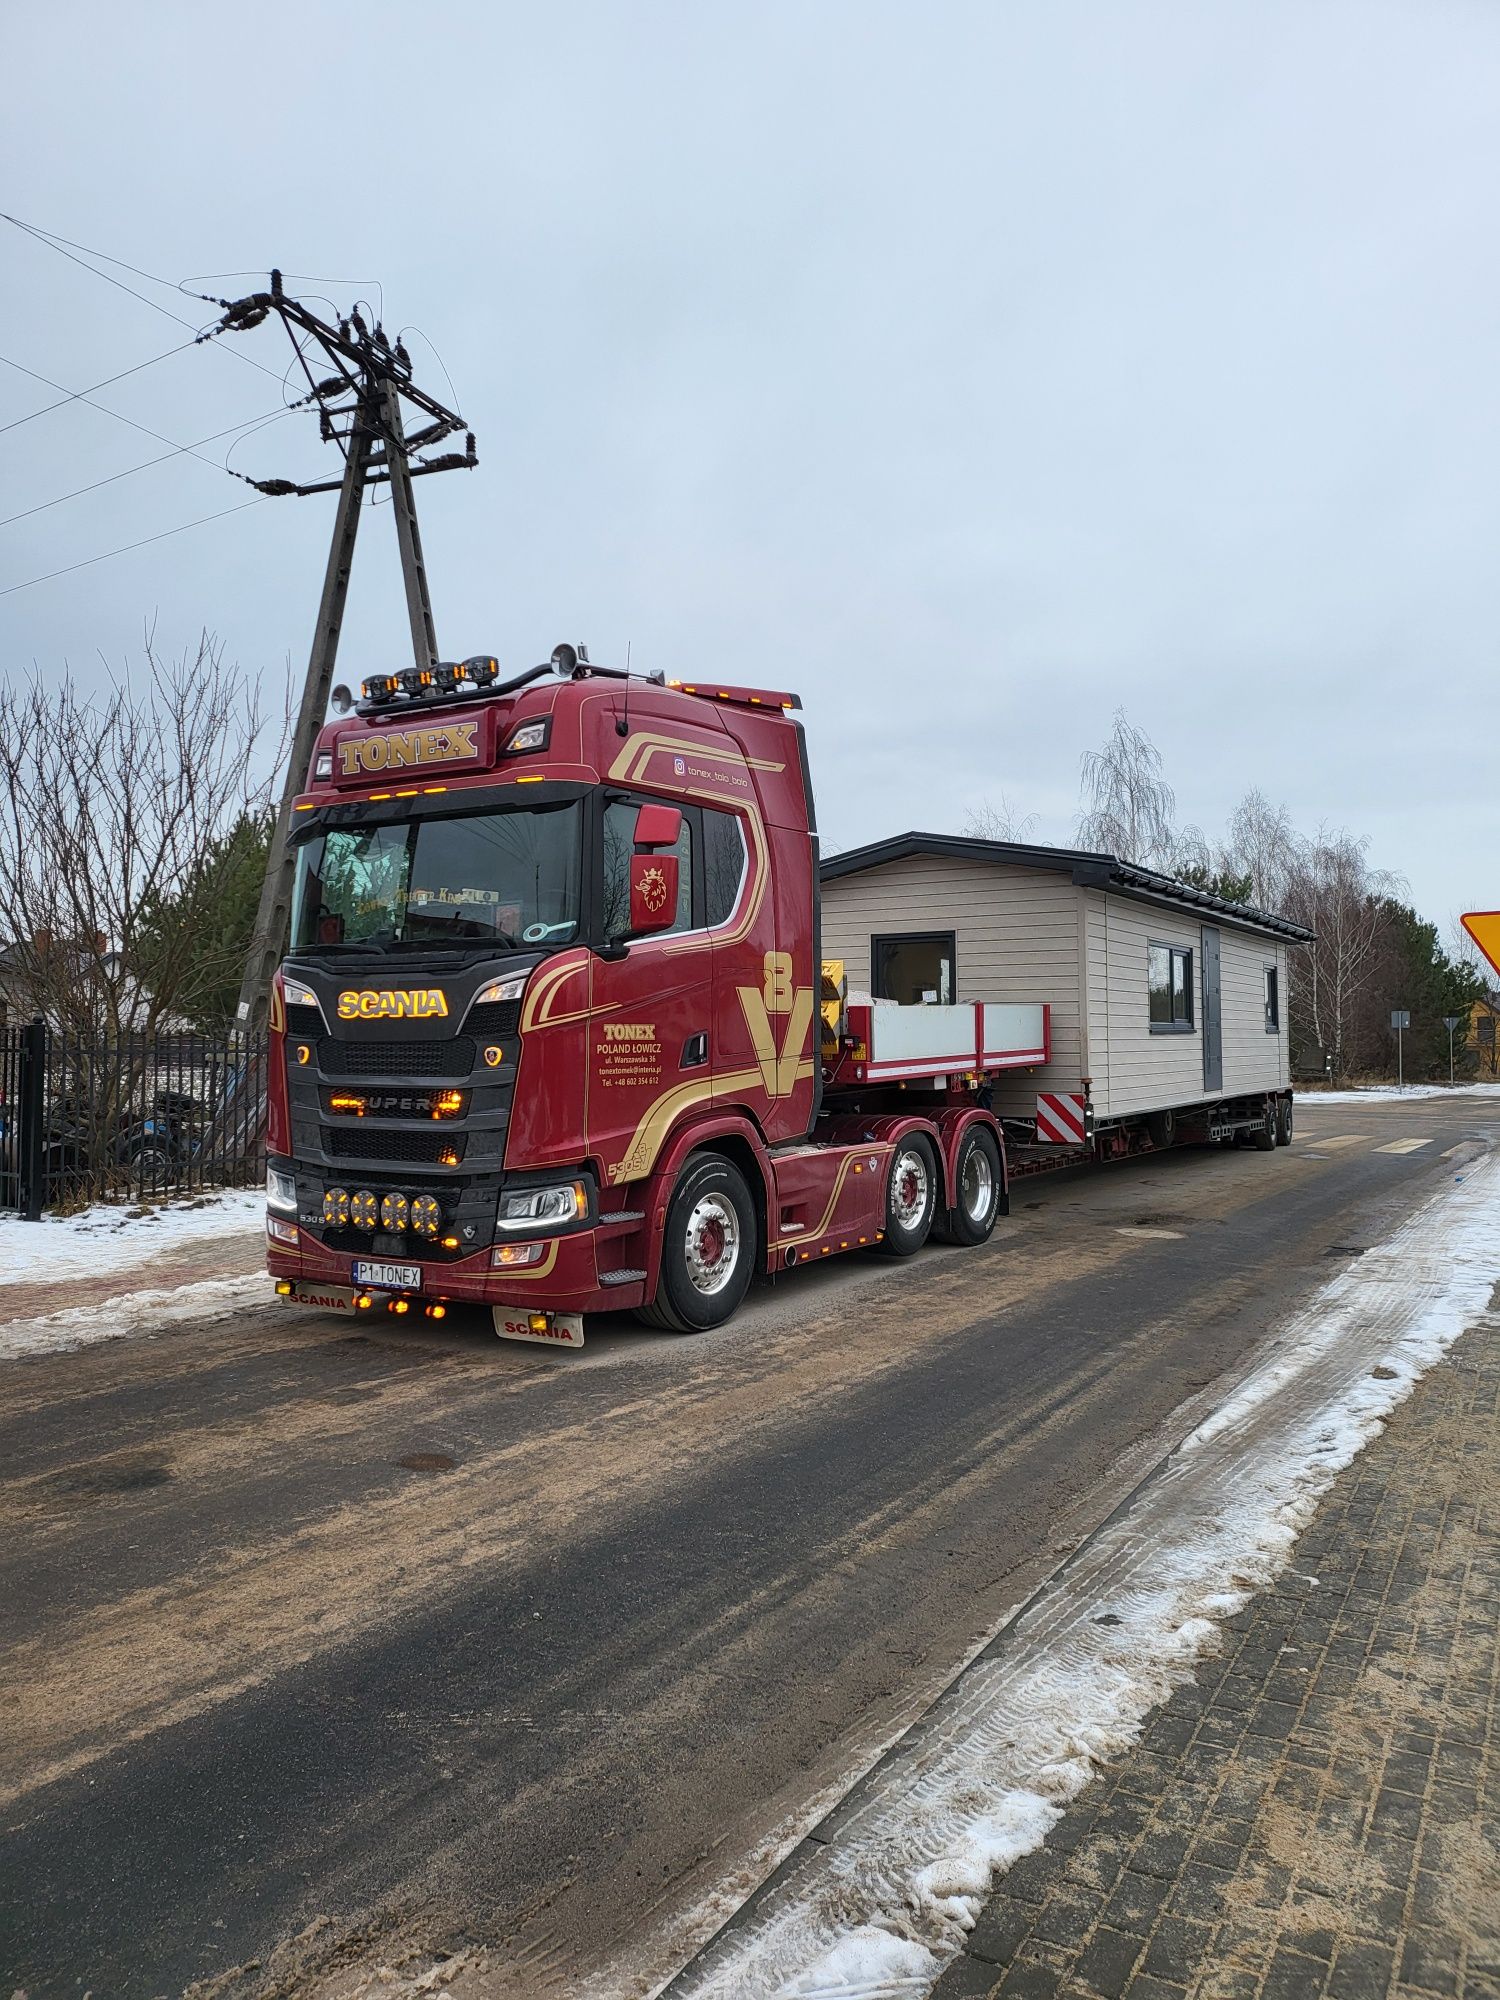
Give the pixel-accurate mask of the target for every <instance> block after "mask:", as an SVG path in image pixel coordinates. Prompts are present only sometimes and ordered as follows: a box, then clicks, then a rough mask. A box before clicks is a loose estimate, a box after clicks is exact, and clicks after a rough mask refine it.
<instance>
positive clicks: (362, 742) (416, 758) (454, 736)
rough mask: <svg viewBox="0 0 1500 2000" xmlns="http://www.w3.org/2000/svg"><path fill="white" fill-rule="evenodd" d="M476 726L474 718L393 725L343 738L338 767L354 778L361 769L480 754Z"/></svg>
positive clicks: (451, 760)
mask: <svg viewBox="0 0 1500 2000" xmlns="http://www.w3.org/2000/svg"><path fill="white" fill-rule="evenodd" d="M478 730H479V723H478V720H477V719H476V720H474V721H472V722H449V723H445V724H444V725H443V726H442V727H441V728H439V729H393V730H389V731H386V732H384V733H383V734H381V735H378V736H355V737H349V738H345V740H344V741H343V742H341V743H340V744H339V767H340V770H341V772H342V774H343V776H344V777H346V778H357V777H359V776H360V775H361V773H363V772H369V773H374V772H377V771H402V770H405V769H407V768H408V766H411V765H415V764H452V763H454V762H456V761H457V760H458V759H460V758H465V757H478V756H479V755H480V754H481V753H480V749H479V745H478V743H477V741H476V740H475V738H476V736H477V734H478Z"/></svg>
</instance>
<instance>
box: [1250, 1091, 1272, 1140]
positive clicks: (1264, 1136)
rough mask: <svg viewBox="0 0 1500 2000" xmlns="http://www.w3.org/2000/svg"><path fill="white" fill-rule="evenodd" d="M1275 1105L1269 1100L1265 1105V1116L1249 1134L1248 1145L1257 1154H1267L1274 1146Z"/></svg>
mask: <svg viewBox="0 0 1500 2000" xmlns="http://www.w3.org/2000/svg"><path fill="white" fill-rule="evenodd" d="M1276 1127H1277V1118H1276V1105H1275V1101H1274V1100H1271V1101H1268V1102H1267V1105H1266V1115H1265V1117H1264V1118H1263V1119H1262V1120H1261V1122H1260V1123H1259V1125H1257V1126H1256V1128H1255V1130H1254V1131H1253V1132H1252V1133H1251V1134H1250V1143H1251V1145H1252V1146H1253V1147H1254V1148H1255V1150H1256V1152H1257V1153H1269V1152H1270V1150H1271V1148H1272V1147H1273V1146H1274V1145H1275V1144H1276Z"/></svg>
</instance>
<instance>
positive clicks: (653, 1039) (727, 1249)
mask: <svg viewBox="0 0 1500 2000" xmlns="http://www.w3.org/2000/svg"><path fill="white" fill-rule="evenodd" d="M557 658H558V660H559V662H560V670H559V671H554V670H552V669H535V670H533V671H532V672H531V673H529V674H523V675H520V676H518V677H517V678H516V679H515V680H512V681H510V682H502V681H499V680H498V678H497V673H496V669H495V665H494V662H493V661H492V660H490V659H488V657H487V656H486V657H484V658H481V659H479V660H477V661H474V662H470V663H465V665H463V666H446V665H444V666H439V667H436V668H434V670H433V672H432V674H431V675H430V676H428V677H427V678H426V679H425V680H423V679H422V678H421V677H417V678H416V680H415V684H414V685H412V686H410V687H409V686H408V685H407V682H408V680H410V679H411V678H412V677H410V676H402V677H397V676H382V677H379V678H377V679H375V680H372V681H369V682H367V683H366V684H365V688H364V691H363V698H362V700H361V701H360V702H359V703H358V704H357V706H356V708H355V711H354V712H353V713H352V714H347V715H344V716H341V717H339V718H337V719H336V720H333V721H331V722H330V723H329V724H328V725H326V726H325V728H324V729H323V731H322V734H321V735H320V737H319V739H318V742H317V744H316V746H315V748H314V751H313V756H312V762H311V766H310V772H309V782H308V789H307V790H306V791H305V792H304V793H303V794H302V796H301V797H299V798H298V799H297V801H296V810H295V812H294V814H293V840H294V844H295V847H296V852H297V871H296V883H295V891H294V902H293V915H292V940H291V948H290V951H289V952H288V955H287V957H286V960H285V962H284V964H283V965H282V967H281V969H280V971H279V973H278V974H277V977H276V980H275V984H274V990H273V994H272V1003H271V1030H272V1041H273V1047H272V1058H271V1084H270V1092H269V1112H268V1140H269V1161H270V1163H269V1167H268V1172H267V1257H268V1262H269V1265H270V1268H271V1271H272V1273H273V1275H274V1276H275V1277H276V1278H277V1279H278V1280H279V1281H280V1285H279V1287H278V1288H279V1289H283V1288H284V1289H283V1295H284V1296H286V1297H287V1298H289V1299H308V1298H314V1297H317V1296H320V1295H321V1296H327V1297H330V1298H331V1297H333V1296H334V1295H335V1294H338V1295H339V1301H340V1307H341V1309H351V1308H350V1307H344V1305H343V1294H344V1293H345V1292H347V1293H348V1296H349V1299H350V1301H351V1307H352V1309H353V1310H355V1311H389V1312H393V1313H401V1312H404V1311H412V1312H431V1311H434V1310H439V1309H442V1308H445V1307H446V1306H447V1305H448V1304H452V1303H458V1302H471V1303H473V1304H476V1305H483V1306H486V1307H488V1308H490V1309H491V1311H492V1313H493V1315H494V1320H495V1326H496V1331H497V1332H498V1333H500V1334H502V1335H504V1336H506V1337H509V1338H515V1339H527V1340H534V1341H537V1342H549V1341H550V1342H553V1343H556V1344H560V1345H578V1344H580V1343H581V1340H582V1337H583V1325H582V1323H583V1319H584V1318H585V1317H586V1316H587V1315H588V1314H589V1313H597V1312H608V1311H619V1310H621V1309H633V1310H634V1311H636V1312H637V1313H639V1314H640V1315H642V1316H643V1317H645V1318H646V1319H648V1320H649V1321H651V1322H652V1323H653V1324H655V1325H658V1326H662V1327H666V1328H670V1329H672V1330H674V1331H677V1332H683V1333H689V1332H696V1331H699V1330H702V1329H704V1328H707V1327H712V1326H716V1325H718V1324H720V1323H721V1322H722V1321H723V1320H725V1319H727V1318H728V1317H729V1315H730V1314H731V1313H732V1312H733V1311H734V1309H735V1307H736V1306H737V1305H738V1304H739V1302H740V1300H741V1299H742V1298H743V1296H744V1294H745V1291H746V1289H747V1287H748V1286H749V1284H750V1282H751V1280H752V1278H753V1277H755V1276H756V1275H757V1274H771V1273H776V1272H781V1271H786V1270H789V1269H791V1268H793V1267H794V1266H796V1265H798V1264H805V1263H810V1262H814V1261H819V1260H821V1259H822V1258H824V1257H828V1256H833V1255H835V1254H837V1253H839V1252H841V1251H845V1250H855V1249H860V1248H866V1249H879V1250H882V1251H884V1252H886V1253H887V1254H891V1255H906V1254H908V1253H909V1252H911V1251H913V1250H915V1249H917V1248H918V1247H919V1246H920V1245H921V1244H922V1243H923V1242H924V1241H925V1240H926V1239H927V1237H928V1236H929V1235H931V1234H941V1235H944V1236H947V1237H948V1238H949V1239H950V1240H955V1241H959V1242H982V1241H983V1240H984V1239H985V1237H987V1236H988V1235H989V1233H990V1231H991V1229H992V1228H993V1226H994V1223H995V1218H996V1216H997V1215H998V1214H1000V1213H1001V1211H1002V1210H1003V1208H1004V1206H1005V1156H1004V1144H1003V1140H1002V1137H1001V1132H1000V1128H999V1125H998V1124H997V1122H996V1120H995V1119H994V1118H993V1117H992V1116H991V1114H990V1113H989V1112H988V1111H987V1110H986V1109H985V1107H984V1104H983V1102H982V1101H981V1097H980V1094H979V1086H980V1083H981V1080H982V1076H983V1073H984V1070H985V1068H986V1067H990V1068H992V1067H994V1066H995V1065H997V1064H1007V1063H1010V1064H1025V1063H1028V1062H1035V1061H1037V1060H1038V1059H1039V1056H1038V1052H1039V1051H1040V1050H1043V1049H1044V1048H1045V1041H1046V1032H1047V1026H1046V1009H1045V1008H1042V1007H1030V1008H1017V1009H1010V1010H1006V1009H1000V1010H996V1009H993V1008H991V1009H989V1010H988V1016H989V1018H988V1019H986V1010H983V1009H975V1008H973V1007H970V1008H967V1009H964V1008H936V1009H912V1008H899V1009H885V1008H881V1009H877V1010H874V1011H875V1012H876V1013H877V1014H878V1015H879V1016H880V1017H881V1018H880V1019H879V1020H878V1021H876V1022H871V1021H870V1020H869V1019H868V1018H866V1016H865V1015H860V1014H857V1013H851V1011H850V1010H849V1009H847V1008H846V1006H845V1004H844V1000H843V998H842V989H841V987H840V985H839V982H838V977H837V973H836V971H835V972H834V976H833V977H832V978H828V977H825V969H824V967H823V965H822V963H821V958H820V953H819V945H818V846H817V833H816V828H815V822H814V817H813V800H812V789H811V785H810V781H809V777H808V769H807V756H806V749H805V745H804V741H803V737H802V731H801V728H800V726H799V724H798V722H797V721H796V719H795V716H794V711H795V710H796V709H797V708H798V707H799V706H800V704H799V703H798V702H797V700H796V697H795V696H793V695H790V694H784V693H779V692H776V691H773V690H769V689H753V688H737V687H720V686H717V685H702V686H697V685H691V686H682V685H673V686H667V685H664V684H663V683H661V682H660V681H659V680H657V681H648V680H643V679H642V678H640V677H639V676H637V677H636V678H634V679H633V680H627V679H626V677H625V676H624V675H622V674H619V673H615V672H612V671H609V670H604V669H597V668H593V667H590V666H589V665H588V663H587V661H586V659H584V658H583V657H581V656H580V655H575V654H574V653H573V651H572V649H570V648H559V650H558V655H557ZM867 1011H868V1010H867ZM887 1015H889V1016H890V1020H889V1022H888V1021H887V1019H886V1018H885V1017H886V1016H887ZM916 1015H922V1016H925V1018H924V1019H921V1020H915V1021H914V1020H913V1018H912V1017H913V1016H916ZM897 1017H901V1018H900V1020H899V1022H898V1018H897ZM882 1065H884V1067H882Z"/></svg>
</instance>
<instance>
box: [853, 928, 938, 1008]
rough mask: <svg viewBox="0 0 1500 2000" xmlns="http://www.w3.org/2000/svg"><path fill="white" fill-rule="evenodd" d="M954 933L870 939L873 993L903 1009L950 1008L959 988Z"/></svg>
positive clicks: (922, 933)
mask: <svg viewBox="0 0 1500 2000" xmlns="http://www.w3.org/2000/svg"><path fill="white" fill-rule="evenodd" d="M957 974H958V963H957V956H956V953H955V951H954V942H953V932H952V931H908V932H907V933H906V934H905V935H904V936H902V937H876V938H871V940H870V991H871V993H872V994H873V995H874V996H875V998H876V999H877V1000H899V1001H900V1002H901V1004H902V1005H903V1006H904V1007H921V1006H924V1005H925V1006H929V1007H930V1006H944V1007H946V1006H950V1005H951V1004H952V1001H953V995H954V993H955V991H956V990H957V986H958V976H957Z"/></svg>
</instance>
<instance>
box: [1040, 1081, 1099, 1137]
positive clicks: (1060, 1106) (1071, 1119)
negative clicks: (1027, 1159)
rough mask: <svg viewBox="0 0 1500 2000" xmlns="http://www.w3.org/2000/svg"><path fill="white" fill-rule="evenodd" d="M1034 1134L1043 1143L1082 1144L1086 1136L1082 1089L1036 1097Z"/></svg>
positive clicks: (1086, 1124) (1086, 1122) (1086, 1125)
mask: <svg viewBox="0 0 1500 2000" xmlns="http://www.w3.org/2000/svg"><path fill="white" fill-rule="evenodd" d="M1036 1136H1037V1138H1038V1140H1039V1141H1040V1142H1041V1143H1042V1144H1043V1145H1048V1146H1081V1145H1082V1144H1083V1142H1084V1140H1085V1139H1086V1138H1087V1136H1088V1121H1087V1119H1086V1117H1085V1115H1084V1100H1083V1094H1082V1092H1081V1091H1059V1092H1056V1093H1049V1094H1048V1095H1046V1096H1043V1094H1042V1093H1041V1092H1040V1091H1038V1092H1037V1099H1036Z"/></svg>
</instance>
